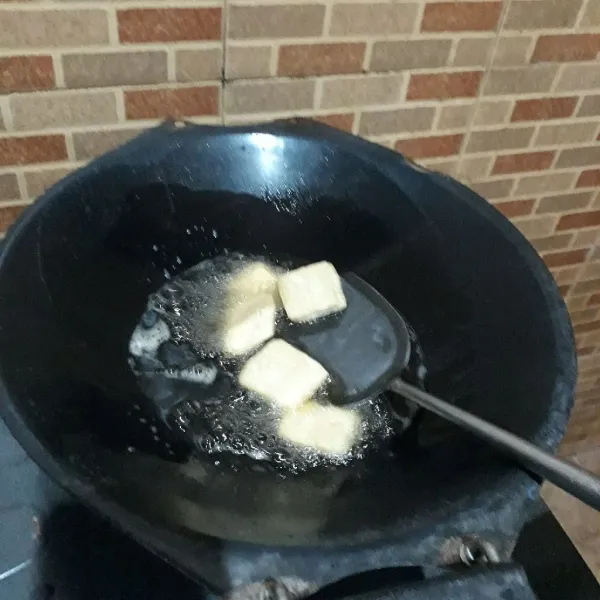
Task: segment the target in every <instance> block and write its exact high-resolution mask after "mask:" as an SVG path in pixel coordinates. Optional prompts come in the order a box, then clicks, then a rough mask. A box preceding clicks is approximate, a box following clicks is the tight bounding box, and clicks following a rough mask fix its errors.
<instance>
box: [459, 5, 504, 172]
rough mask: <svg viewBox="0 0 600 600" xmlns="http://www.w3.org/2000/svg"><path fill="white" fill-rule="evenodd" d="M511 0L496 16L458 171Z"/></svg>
mask: <svg viewBox="0 0 600 600" xmlns="http://www.w3.org/2000/svg"><path fill="white" fill-rule="evenodd" d="M511 1H512V0H505V1H504V2H503V4H502V9H501V12H500V17H499V18H498V24H497V26H496V36H495V38H494V41H493V43H492V47H491V48H490V53H489V55H488V57H487V60H486V64H485V66H484V70H483V75H482V77H481V81H480V82H479V89H478V90H477V96H476V98H475V106H474V107H473V112H472V113H471V115H470V117H469V120H468V123H467V127H466V132H465V134H464V136H463V139H462V142H461V147H460V153H459V155H458V156H459V159H458V172H459V173H460V171H461V168H462V162H463V159H464V157H465V155H466V149H467V147H468V144H469V142H470V140H471V133H472V131H473V129H474V127H475V118H476V116H477V111H478V110H479V106H480V104H481V102H482V99H483V97H484V96H483V91H484V90H485V86H486V84H487V82H488V79H489V77H490V73H491V70H492V65H493V62H494V55H495V54H496V50H497V49H498V46H499V44H500V33H501V32H502V30H503V28H504V23H505V22H506V17H507V15H508V9H509V6H510V3H511Z"/></svg>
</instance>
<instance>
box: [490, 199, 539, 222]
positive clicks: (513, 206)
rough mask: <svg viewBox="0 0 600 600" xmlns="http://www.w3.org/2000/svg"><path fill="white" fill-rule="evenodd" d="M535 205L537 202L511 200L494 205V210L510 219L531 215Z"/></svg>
mask: <svg viewBox="0 0 600 600" xmlns="http://www.w3.org/2000/svg"><path fill="white" fill-rule="evenodd" d="M534 204H535V200H509V201H507V202H498V203H497V204H494V208H495V209H496V210H499V211H500V212H501V213H502V214H503V215H504V216H505V217H508V218H509V219H510V218H513V217H522V216H525V215H530V214H531V213H532V212H533V205H534Z"/></svg>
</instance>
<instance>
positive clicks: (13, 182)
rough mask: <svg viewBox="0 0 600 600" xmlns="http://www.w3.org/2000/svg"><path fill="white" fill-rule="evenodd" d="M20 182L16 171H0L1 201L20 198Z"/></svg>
mask: <svg viewBox="0 0 600 600" xmlns="http://www.w3.org/2000/svg"><path fill="white" fill-rule="evenodd" d="M20 198H21V193H20V192H19V183H18V182H17V176H16V175H15V174H14V173H0V201H2V202H5V201H6V200H19V199H20Z"/></svg>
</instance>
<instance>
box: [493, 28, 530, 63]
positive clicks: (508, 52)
mask: <svg viewBox="0 0 600 600" xmlns="http://www.w3.org/2000/svg"><path fill="white" fill-rule="evenodd" d="M532 41H533V36H529V35H513V36H508V37H504V36H503V37H500V38H499V39H498V44H497V46H496V49H495V51H494V57H493V59H492V64H493V65H494V66H496V67H512V66H520V65H524V64H525V63H527V62H528V59H529V48H530V46H531V43H532Z"/></svg>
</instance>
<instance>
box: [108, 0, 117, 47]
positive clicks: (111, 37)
mask: <svg viewBox="0 0 600 600" xmlns="http://www.w3.org/2000/svg"><path fill="white" fill-rule="evenodd" d="M107 16H108V41H109V44H110V45H111V46H118V45H119V22H118V20H117V9H116V7H115V6H109V7H107Z"/></svg>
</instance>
